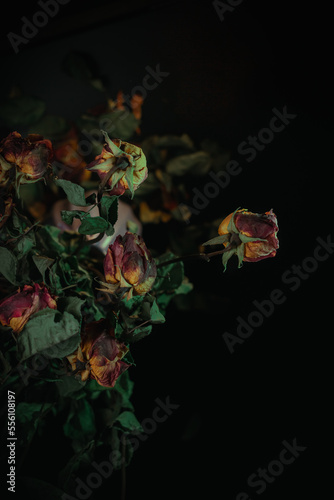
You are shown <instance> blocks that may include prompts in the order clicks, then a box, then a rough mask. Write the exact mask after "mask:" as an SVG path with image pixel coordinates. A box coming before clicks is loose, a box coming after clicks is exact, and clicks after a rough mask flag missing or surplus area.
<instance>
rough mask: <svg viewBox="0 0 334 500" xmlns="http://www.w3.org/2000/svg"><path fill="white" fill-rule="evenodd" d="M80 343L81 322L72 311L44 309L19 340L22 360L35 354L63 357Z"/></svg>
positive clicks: (26, 327)
mask: <svg viewBox="0 0 334 500" xmlns="http://www.w3.org/2000/svg"><path fill="white" fill-rule="evenodd" d="M79 343H80V323H79V321H78V320H77V319H76V318H75V317H74V316H73V315H72V314H70V313H68V312H66V311H64V312H63V313H60V312H59V311H57V310H55V309H49V308H46V309H42V310H41V311H39V312H37V313H35V314H34V315H33V316H32V317H31V319H30V320H29V321H28V323H27V324H26V326H25V327H24V328H23V330H22V332H21V334H20V336H19V337H18V340H17V346H18V352H19V354H20V360H21V361H24V360H26V359H28V358H30V357H31V356H33V355H34V354H37V353H38V354H42V355H43V356H45V357H46V358H62V357H64V356H67V355H68V354H71V353H72V352H73V351H74V350H75V349H76V348H77V347H78V345H79Z"/></svg>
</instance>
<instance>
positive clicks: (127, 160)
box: [87, 132, 148, 196]
mask: <svg viewBox="0 0 334 500" xmlns="http://www.w3.org/2000/svg"><path fill="white" fill-rule="evenodd" d="M103 133H104V136H105V139H106V143H105V144H104V147H103V149H102V152H101V154H99V155H98V156H96V158H95V160H94V161H92V162H91V163H90V164H89V165H88V166H87V169H88V170H90V171H94V172H97V174H98V175H99V177H100V179H101V181H102V183H103V182H105V184H106V187H107V188H108V193H109V194H110V195H116V196H120V195H122V194H124V193H125V192H130V193H131V196H133V193H134V191H135V190H136V189H137V188H138V187H139V186H140V184H141V183H142V182H143V181H144V180H145V179H146V177H147V174H148V170H147V166H146V157H145V155H144V153H143V151H142V150H141V148H139V147H138V146H134V145H133V144H129V143H128V142H125V141H121V140H120V139H113V140H110V139H109V137H108V134H107V133H106V132H103Z"/></svg>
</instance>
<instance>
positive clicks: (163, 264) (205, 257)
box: [157, 242, 238, 267]
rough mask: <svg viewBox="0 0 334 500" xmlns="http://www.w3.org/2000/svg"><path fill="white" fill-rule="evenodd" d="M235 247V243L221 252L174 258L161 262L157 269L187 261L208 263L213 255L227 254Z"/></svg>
mask: <svg viewBox="0 0 334 500" xmlns="http://www.w3.org/2000/svg"><path fill="white" fill-rule="evenodd" d="M237 246H238V245H237V243H236V242H231V243H230V244H229V245H228V246H227V247H226V248H223V249H222V250H216V251H215V252H211V253H192V254H189V255H183V256H182V257H175V259H171V260H167V261H166V262H161V263H160V264H157V267H163V266H167V265H168V264H174V262H180V261H184V260H188V259H203V260H205V261H206V262H209V261H210V258H211V257H214V256H215V255H221V254H223V253H225V252H229V251H230V250H232V249H234V248H236V247H237Z"/></svg>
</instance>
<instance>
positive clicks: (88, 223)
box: [78, 214, 109, 234]
mask: <svg viewBox="0 0 334 500" xmlns="http://www.w3.org/2000/svg"><path fill="white" fill-rule="evenodd" d="M108 227H109V223H108V222H107V221H106V220H105V219H103V218H102V217H91V216H90V214H88V215H87V217H85V218H84V219H83V221H82V222H81V225H80V227H79V230H78V231H79V233H80V234H96V233H103V232H104V231H106V230H107V229H108Z"/></svg>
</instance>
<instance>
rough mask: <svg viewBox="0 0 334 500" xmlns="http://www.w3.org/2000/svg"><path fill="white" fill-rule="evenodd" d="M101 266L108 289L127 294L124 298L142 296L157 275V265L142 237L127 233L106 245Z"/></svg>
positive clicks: (149, 288) (148, 289)
mask: <svg viewBox="0 0 334 500" xmlns="http://www.w3.org/2000/svg"><path fill="white" fill-rule="evenodd" d="M103 266H104V275H105V279H106V282H107V283H108V284H109V286H108V288H109V290H110V291H111V292H112V293H115V292H117V291H121V292H123V293H126V294H127V298H131V297H132V294H134V295H145V293H147V292H149V291H150V290H151V288H152V286H153V283H154V281H155V278H156V276H157V267H156V264H155V262H154V260H153V258H152V256H151V254H150V252H149V250H148V249H147V247H146V245H145V243H144V240H143V238H142V237H141V236H139V235H138V234H134V233H130V232H126V233H125V235H124V236H121V235H119V236H117V238H116V239H115V241H114V243H112V244H111V245H110V246H109V248H108V251H107V255H106V256H105V259H104V262H103Z"/></svg>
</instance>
